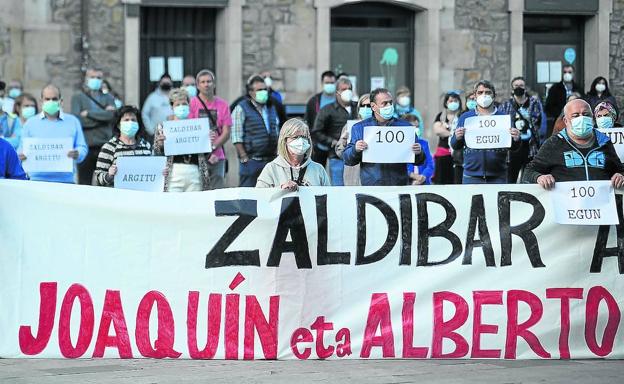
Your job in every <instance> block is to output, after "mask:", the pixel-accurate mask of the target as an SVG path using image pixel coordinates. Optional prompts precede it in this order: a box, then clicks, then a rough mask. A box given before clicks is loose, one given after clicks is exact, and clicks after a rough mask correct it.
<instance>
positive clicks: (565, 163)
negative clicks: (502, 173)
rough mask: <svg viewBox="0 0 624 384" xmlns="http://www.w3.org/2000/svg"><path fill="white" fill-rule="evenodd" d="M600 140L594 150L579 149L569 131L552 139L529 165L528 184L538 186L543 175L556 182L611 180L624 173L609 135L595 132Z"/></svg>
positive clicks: (526, 174) (546, 142)
mask: <svg viewBox="0 0 624 384" xmlns="http://www.w3.org/2000/svg"><path fill="white" fill-rule="evenodd" d="M594 134H595V135H596V140H595V142H594V145H593V146H592V147H590V148H578V147H577V146H575V145H574V144H573V142H572V140H571V139H570V138H569V137H568V134H567V132H566V130H565V129H564V130H563V131H561V132H559V133H558V134H557V135H555V136H551V137H549V138H548V139H547V140H546V141H545V142H544V144H543V145H542V147H541V148H540V150H539V152H538V153H537V156H535V158H534V159H533V160H532V161H531V162H530V163H529V164H528V165H527V166H526V168H525V171H524V173H523V175H522V181H523V182H524V183H536V182H537V178H538V177H540V176H542V175H548V174H550V175H552V176H553V177H554V178H555V181H556V182H558V181H589V180H610V179H611V177H612V176H613V175H614V174H615V173H623V172H624V165H623V164H622V163H621V162H620V158H619V157H618V155H617V153H616V152H615V148H614V147H613V143H611V140H609V136H607V135H605V134H604V133H602V132H599V131H596V130H594Z"/></svg>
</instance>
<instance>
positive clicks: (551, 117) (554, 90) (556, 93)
mask: <svg viewBox="0 0 624 384" xmlns="http://www.w3.org/2000/svg"><path fill="white" fill-rule="evenodd" d="M574 92H578V93H579V94H581V96H583V88H581V87H580V86H579V85H578V84H576V82H575V81H574V66H572V65H570V64H567V65H564V66H563V76H562V80H561V81H560V82H558V83H555V84H553V85H552V86H551V87H550V89H549V90H548V96H547V97H546V103H545V104H544V110H545V111H546V116H547V117H548V132H547V134H546V137H550V136H551V134H552V130H553V126H554V124H555V120H557V118H558V117H559V115H561V111H563V107H564V106H565V105H566V101H567V100H568V96H570V95H571V94H573V93H574Z"/></svg>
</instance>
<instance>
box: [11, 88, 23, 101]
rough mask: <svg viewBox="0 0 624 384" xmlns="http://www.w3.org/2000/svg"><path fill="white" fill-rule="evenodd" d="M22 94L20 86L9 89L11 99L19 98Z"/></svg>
mask: <svg viewBox="0 0 624 384" xmlns="http://www.w3.org/2000/svg"><path fill="white" fill-rule="evenodd" d="M21 94H22V90H21V89H19V88H11V89H9V97H10V98H11V99H17V98H18V97H20V95H21Z"/></svg>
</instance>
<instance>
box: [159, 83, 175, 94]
mask: <svg viewBox="0 0 624 384" xmlns="http://www.w3.org/2000/svg"><path fill="white" fill-rule="evenodd" d="M172 87H173V86H172V85H171V84H169V83H162V84H160V89H162V90H163V91H165V92H168V91H171V88H172Z"/></svg>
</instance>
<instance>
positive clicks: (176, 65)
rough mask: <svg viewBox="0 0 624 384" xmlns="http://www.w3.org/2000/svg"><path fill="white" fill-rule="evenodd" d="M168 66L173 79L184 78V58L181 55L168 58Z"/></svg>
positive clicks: (179, 79) (180, 79)
mask: <svg viewBox="0 0 624 384" xmlns="http://www.w3.org/2000/svg"><path fill="white" fill-rule="evenodd" d="M167 68H169V75H170V76H171V80H173V81H182V79H183V78H184V59H183V58H181V57H169V58H167Z"/></svg>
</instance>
